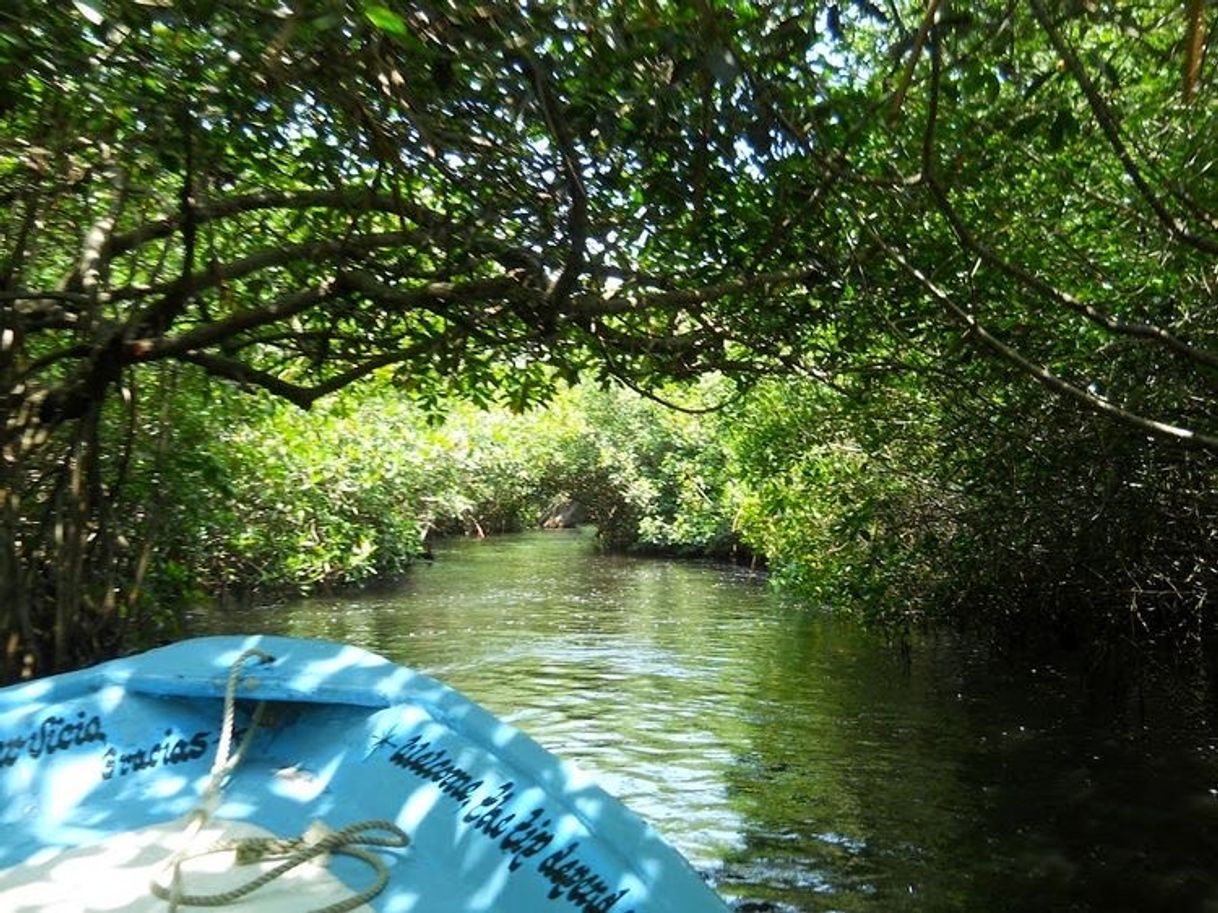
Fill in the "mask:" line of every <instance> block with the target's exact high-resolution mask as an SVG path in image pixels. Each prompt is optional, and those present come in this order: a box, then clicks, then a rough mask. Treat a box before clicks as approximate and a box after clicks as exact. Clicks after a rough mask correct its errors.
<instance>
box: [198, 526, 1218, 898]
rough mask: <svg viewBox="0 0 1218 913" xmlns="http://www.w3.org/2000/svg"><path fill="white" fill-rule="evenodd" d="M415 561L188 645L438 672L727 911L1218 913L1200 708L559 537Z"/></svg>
mask: <svg viewBox="0 0 1218 913" xmlns="http://www.w3.org/2000/svg"><path fill="white" fill-rule="evenodd" d="M438 557H439V560H438V561H437V562H436V564H435V565H434V566H431V567H424V568H420V570H419V572H418V573H417V574H416V575H415V577H414V578H413V579H412V580H411V581H410V583H409V584H408V585H407V586H406V587H405V588H404V589H403V590H402V591H401V592H399V593H395V594H381V595H378V596H375V597H369V598H353V599H342V600H326V599H319V600H306V601H302V602H299V603H294V604H291V605H283V606H273V607H263V608H261V609H256V610H253V611H250V612H242V613H240V615H239V616H229V615H225V614H223V613H214V614H211V615H207V616H200V617H198V618H196V619H194V622H193V627H194V629H195V631H196V632H198V633H203V632H223V631H233V630H251V629H257V630H264V631H269V632H275V633H290V634H296V635H306V636H318V637H326V638H330V639H338V640H346V641H350V642H352V643H356V644H358V645H360V646H365V647H368V648H370V649H374V650H376V651H378V652H381V653H384V654H386V655H388V656H390V657H391V658H393V659H395V660H397V661H399V662H404V663H407V664H410V665H413V666H415V667H418V668H420V669H422V670H423V671H426V672H429V673H431V674H433V675H436V676H437V677H439V678H441V679H443V680H444V681H446V682H447V683H449V684H451V685H453V686H455V687H457V688H459V689H461V690H462V691H464V692H465V693H466V694H468V695H470V696H471V697H473V698H474V699H475V700H477V701H479V702H480V703H482V704H484V705H485V706H487V707H488V708H490V709H491V710H492V711H494V712H495V713H497V714H499V715H501V716H502V717H503V718H504V719H506V720H507V721H509V722H511V723H514V724H515V725H517V726H519V727H521V728H522V729H524V730H525V731H527V732H528V733H530V734H531V735H533V736H534V737H535V738H536V739H538V741H540V742H541V743H542V744H543V745H545V746H546V747H547V748H549V749H550V750H552V751H554V752H556V753H557V754H559V755H561V756H562V757H565V758H567V759H569V760H572V761H574V762H576V763H577V764H578V765H579V766H581V767H583V768H585V769H587V770H589V771H592V772H594V773H595V774H597V776H598V778H599V779H600V781H601V783H602V784H603V785H604V786H605V787H606V788H608V789H609V791H610V792H612V793H614V794H616V795H618V796H619V797H620V798H622V799H623V800H624V801H625V802H626V803H627V804H628V805H629V806H631V807H632V808H634V809H635V811H637V812H638V813H639V814H641V815H642V816H643V817H645V818H647V819H648V820H650V821H651V822H652V823H653V824H655V825H656V827H657V828H658V829H659V830H660V831H661V833H662V834H663V835H664V836H665V837H666V838H667V839H668V840H669V841H670V842H672V843H673V844H674V845H676V846H677V847H678V848H679V849H680V850H681V851H682V852H683V853H685V855H686V856H687V857H689V858H690V859H691V861H693V862H694V864H695V865H696V866H697V867H698V868H700V869H701V870H703V871H704V872H705V873H706V874H707V875H708V877H709V878H711V880H712V881H713V882H714V883H715V884H716V885H717V886H718V887H719V888H720V889H721V891H722V892H723V893H724V894H725V895H727V896H729V897H731V898H734V899H735V901H736V903H737V904H738V906H739V908H740V909H741V910H742V911H743V910H756V911H761V910H774V911H798V913H811V911H830V910H838V911H860V913H861V911H866V913H873V911H874V913H880V911H901V910H909V911H915V910H916V911H921V913H939V911H957V910H959V911H964V910H969V911H972V910H1003V911H1025V910H1026V911H1041V910H1068V911H1093V910H1094V911H1105V913H1108V911H1122V910H1129V911H1158V910H1163V911H1168V910H1171V911H1182V913H1192V911H1197V913H1204V911H1215V910H1218V883H1216V879H1215V874H1214V873H1215V871H1216V870H1215V863H1214V860H1215V859H1218V750H1216V748H1215V743H1218V733H1215V731H1214V727H1213V725H1212V723H1211V722H1210V720H1211V719H1212V716H1211V712H1210V710H1211V707H1212V705H1211V704H1210V703H1209V702H1208V698H1207V697H1206V696H1205V695H1208V694H1210V692H1208V691H1206V689H1204V688H1201V687H1200V686H1199V689H1200V690H1199V692H1198V693H1199V694H1201V696H1199V697H1197V696H1194V697H1193V698H1190V700H1188V701H1179V700H1175V699H1171V698H1169V699H1164V700H1159V699H1157V698H1156V697H1155V696H1154V695H1142V696H1141V697H1140V699H1139V700H1137V701H1136V702H1133V703H1131V702H1130V701H1129V700H1128V699H1127V694H1126V693H1122V695H1121V699H1120V700H1116V701H1114V700H1112V699H1111V698H1110V697H1104V696H1100V697H1097V691H1096V689H1095V688H1093V687H1088V685H1087V684H1085V683H1084V676H1082V675H1081V674H1079V673H1078V672H1077V671H1076V670H1071V669H1068V668H1066V667H1062V666H1038V667H1033V666H1031V665H1029V664H1026V663H1024V664H1020V663H1016V662H1013V661H1012V662H1008V663H1006V664H1003V665H1001V666H997V667H996V665H995V663H994V662H993V660H992V659H991V658H989V657H987V656H984V655H981V654H980V653H979V652H978V651H974V650H972V649H971V648H970V647H969V646H968V645H967V644H962V643H960V642H958V641H955V640H952V639H948V638H939V639H934V638H930V639H925V640H923V641H920V642H918V643H916V644H915V645H914V649H913V652H912V658H911V659H910V660H909V661H908V662H907V661H906V660H905V658H903V657H902V656H901V655H900V653H899V652H898V651H896V650H895V649H893V648H892V647H891V646H890V645H888V644H887V643H885V642H884V641H883V640H882V639H880V638H877V637H875V636H872V635H869V634H868V633H866V632H864V631H861V630H859V629H858V628H857V627H855V626H853V625H851V624H849V623H845V622H843V621H839V620H834V619H831V618H826V617H824V616H823V615H821V614H819V613H816V612H813V611H808V610H805V609H799V608H796V607H792V606H786V605H783V604H782V603H781V601H780V600H779V599H777V598H776V597H775V596H774V595H773V594H772V593H770V592H769V591H768V590H767V589H766V588H765V587H764V586H762V585H760V584H759V582H758V581H756V580H755V579H751V578H750V577H749V576H748V575H745V574H741V573H738V572H735V571H731V570H725V569H723V568H717V567H711V566H704V565H691V564H682V563H679V562H667V561H649V560H634V559H629V558H622V557H612V556H604V555H600V554H598V553H597V552H596V551H595V549H594V548H593V547H592V544H591V542H590V540H589V537H587V536H581V535H578V534H571V533H544V534H542V533H539V534H529V535H525V536H520V537H505V538H501V539H492V540H488V541H486V542H459V543H452V544H450V545H448V546H447V547H446V548H445V549H444V550H442V551H441V552H440V553H439V555H438ZM1202 692H1204V693H1203V694H1202ZM1198 708H1200V709H1198Z"/></svg>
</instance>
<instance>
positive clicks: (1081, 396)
mask: <svg viewBox="0 0 1218 913" xmlns="http://www.w3.org/2000/svg"><path fill="white" fill-rule="evenodd" d="M876 241H877V242H878V244H879V245H880V247H881V248H882V249H883V250H884V252H885V253H887V254H888V256H889V257H891V258H892V259H893V260H894V261H896V262H897V263H898V264H899V265H900V266H901V268H902V269H904V270H905V271H906V272H908V273H909V274H910V275H911V276H913V277H914V278H915V279H916V280H917V281H918V283H919V284H920V285H921V286H922V287H923V288H924V289H926V290H927V292H929V293H930V295H931V297H933V298H934V299H935V300H936V301H938V302H939V303H940V304H941V305H943V307H944V308H945V309H946V310H947V312H948V313H949V314H950V315H951V316H952V317H954V318H955V319H956V320H957V321H959V322H960V323H962V324H963V325H964V326H965V327H966V328H967V329H968V332H969V333H970V335H972V336H974V337H975V338H976V339H978V340H979V341H980V342H981V343H982V344H983V345H984V346H985V347H986V348H988V349H989V350H990V351H991V352H993V353H994V354H996V355H997V356H998V357H999V358H1001V359H1002V360H1003V361H1005V362H1006V363H1007V364H1009V365H1012V366H1014V367H1015V368H1017V369H1018V370H1019V371H1021V372H1022V373H1024V374H1026V375H1027V376H1029V377H1031V378H1032V379H1033V380H1035V381H1036V382H1037V383H1039V384H1040V385H1041V386H1043V387H1045V388H1046V389H1048V390H1050V391H1052V392H1053V393H1057V394H1059V395H1061V396H1064V397H1066V398H1068V399H1072V400H1074V401H1075V402H1077V403H1080V404H1082V405H1083V406H1085V407H1086V408H1087V409H1089V410H1091V411H1092V412H1098V413H1100V414H1101V415H1107V416H1109V417H1111V418H1114V419H1117V420H1119V421H1121V422H1124V423H1125V424H1126V425H1129V426H1131V427H1133V428H1137V429H1138V430H1140V431H1145V432H1146V433H1148V434H1151V435H1154V436H1156V437H1165V438H1170V439H1172V440H1175V441H1177V442H1179V443H1182V444H1185V445H1189V446H1195V447H1202V448H1204V449H1206V450H1213V451H1218V437H1215V436H1213V435H1209V434H1204V433H1202V432H1199V431H1193V430H1192V429H1189V428H1182V427H1180V426H1179V425H1172V424H1169V423H1167V422H1161V421H1159V420H1157V419H1152V418H1147V417H1146V416H1144V415H1139V414H1138V413H1136V412H1131V411H1130V410H1128V409H1125V408H1123V407H1121V406H1118V405H1116V404H1115V403H1113V402H1111V401H1109V400H1107V399H1104V398H1102V397H1100V396H1096V395H1094V394H1092V393H1089V392H1088V391H1087V390H1084V389H1083V388H1082V387H1079V386H1076V385H1075V384H1072V383H1070V382H1069V381H1067V380H1063V379H1062V378H1060V377H1058V376H1057V375H1056V374H1054V373H1053V372H1052V371H1050V370H1049V369H1048V368H1046V367H1044V366H1043V365H1038V364H1036V363H1035V362H1033V361H1030V360H1029V359H1027V358H1025V357H1024V356H1023V355H1021V354H1020V353H1019V352H1018V351H1016V350H1015V349H1013V348H1012V347H1011V346H1008V345H1007V344H1006V343H1004V342H1003V341H1002V340H1000V339H998V337H996V336H994V335H993V334H992V333H991V332H990V331H989V330H987V329H986V328H985V327H984V326H983V325H982V324H981V323H980V321H978V320H977V318H976V317H975V316H973V315H972V314H970V313H969V312H968V311H966V310H965V309H964V308H962V307H960V305H958V304H957V303H956V302H955V301H954V300H952V297H951V296H950V295H948V294H947V292H945V291H944V290H943V289H941V288H939V286H938V285H936V284H935V283H934V282H933V281H932V280H931V279H930V278H929V277H927V276H926V274H925V273H923V272H922V271H921V270H920V269H918V268H917V267H916V266H914V265H913V264H911V263H910V262H909V261H908V260H906V259H905V258H904V257H903V256H901V254H900V253H899V252H898V251H896V250H895V249H893V248H892V247H890V246H889V245H887V244H885V243H884V241H883V240H882V239H880V238H879V236H878V235H877V236H876Z"/></svg>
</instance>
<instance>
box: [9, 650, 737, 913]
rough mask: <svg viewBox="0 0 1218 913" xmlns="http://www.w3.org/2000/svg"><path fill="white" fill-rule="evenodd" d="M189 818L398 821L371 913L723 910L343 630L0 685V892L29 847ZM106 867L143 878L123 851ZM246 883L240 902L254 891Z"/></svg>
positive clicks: (548, 758)
mask: <svg viewBox="0 0 1218 913" xmlns="http://www.w3.org/2000/svg"><path fill="white" fill-rule="evenodd" d="M250 649H257V650H259V651H262V652H263V653H265V654H267V655H269V656H270V657H273V659H272V660H271V661H269V662H266V663H260V662H256V661H253V662H249V661H242V662H244V668H241V669H240V671H239V673H238V674H237V676H236V677H235V678H233V682H234V686H235V691H234V695H235V696H234V697H233V698H232V699H230V700H229V701H228V705H229V706H230V707H232V708H233V710H234V715H235V723H234V725H233V727H232V728H233V729H234V730H236V732H235V735H236V739H235V740H234V743H233V744H234V745H235V744H237V743H239V742H241V741H242V740H243V732H244V731H248V730H250V729H251V728H252V733H251V734H250V737H249V740H248V749H247V750H246V751H245V753H244V754H243V755H242V756H241V757H240V759H239V760H238V761H237V762H236V765H235V767H234V768H233V770H232V771H231V773H229V774H228V775H226V776H224V777H216V778H213V777H212V776H211V773H212V770H213V766H214V764H215V763H216V756H217V753H218V752H220V753H222V754H223V753H227V752H228V751H229V749H227V748H226V747H225V746H224V745H222V744H221V743H222V742H224V741H225V740H224V738H223V736H224V727H223V725H222V723H223V719H224V714H225V707H226V701H225V694H226V688H227V687H228V684H229V681H230V671H231V669H232V668H233V666H234V663H238V662H239V661H240V660H241V657H242V656H243V654H246V651H248V650H250ZM259 704H262V705H263V710H262V711H261V714H262V715H261V719H260V721H258V722H257V724H256V725H254V726H251V723H252V721H253V719H254V714H255V708H257V706H258V705H259ZM221 781H222V785H219V783H220V782H221ZM212 783H216V784H217V785H218V789H216V790H215V791H214V794H209V784H212ZM201 819H206V822H207V825H208V826H209V827H216V826H222V825H229V826H231V827H234V828H242V827H246V828H249V827H255V828H257V829H259V830H260V832H270V833H271V834H274V835H277V836H280V837H295V836H298V835H301V834H304V833H306V832H307V831H309V829H310V828H311V827H312V828H314V831H315V832H316V829H317V828H318V826H319V825H320V826H321V827H322V828H323V830H324V829H328V830H329V831H331V832H332V831H338V830H341V829H343V828H346V827H348V826H350V825H353V824H357V823H358V822H361V821H368V820H381V821H383V822H385V823H386V824H389V825H392V826H393V827H394V828H396V829H400V831H401V832H403V833H404V834H405V835H406V836H407V837H408V838H409V845H408V846H406V847H405V848H401V849H397V848H385V849H378V850H376V851H375V855H376V856H377V858H378V859H380V860H381V861H382V864H383V866H384V867H385V868H386V869H387V872H388V880H387V883H386V885H385V887H384V889H383V890H381V891H380V892H379V893H378V894H377V895H376V896H375V897H374V898H372V899H371V900H369V901H368V904H369V906H370V908H371V909H373V910H377V911H386V913H388V911H401V913H410V911H426V913H474V911H500V913H517V911H519V913H541V911H554V913H575V911H579V913H722V911H725V910H726V909H727V908H726V906H725V905H724V903H723V902H722V900H721V899H719V897H718V896H717V895H716V894H715V893H714V892H713V891H712V890H711V889H710V888H709V887H707V886H706V884H705V883H704V882H703V881H702V879H701V878H700V877H699V876H698V874H697V873H696V872H694V871H693V870H692V868H691V867H690V866H689V865H688V864H687V863H686V862H685V860H684V859H683V858H682V857H681V856H680V855H679V854H678V853H677V852H676V851H675V850H673V849H672V848H671V847H670V846H668V845H667V844H666V843H665V842H664V841H663V840H662V839H661V838H660V837H659V836H658V834H657V833H656V832H655V831H654V830H653V829H652V828H650V827H649V826H647V825H646V824H644V823H643V822H642V821H641V820H640V819H639V818H637V817H636V816H635V815H633V814H632V813H631V812H629V811H628V810H627V809H625V808H624V807H623V806H622V805H621V804H620V803H618V802H617V801H616V800H615V799H613V798H611V797H610V796H609V795H608V794H606V793H605V792H604V791H603V790H601V789H600V788H599V787H598V786H597V785H596V784H595V783H594V782H593V781H592V780H591V779H590V778H589V777H587V776H585V775H583V774H581V773H580V772H579V771H577V770H576V769H574V768H573V767H571V766H570V765H568V764H565V763H564V762H562V761H560V760H558V759H557V758H555V757H554V756H553V755H550V754H549V753H548V752H546V751H545V750H544V749H542V748H541V747H540V746H539V745H537V743H535V742H534V741H533V740H532V739H530V738H529V737H527V736H526V735H524V734H523V733H521V732H520V731H519V730H517V729H515V728H513V727H512V726H510V725H508V724H506V723H504V722H502V721H501V720H498V719H497V718H495V717H494V716H492V715H491V714H489V713H487V712H486V711H485V710H483V709H482V708H480V707H478V706H477V705H476V704H474V703H473V702H471V701H469V700H468V699H466V698H465V697H463V696H462V695H460V694H459V693H458V692H456V691H455V690H453V689H451V688H448V687H447V686H445V685H443V684H441V683H439V682H437V681H435V680H434V679H432V678H430V677H428V676H425V675H422V674H420V673H418V672H415V671H412V670H410V669H407V668H405V667H402V666H399V665H396V664H394V663H392V662H390V661H388V660H386V659H384V658H382V657H379V656H376V655H374V654H371V653H368V652H366V651H363V650H360V649H357V648H354V647H351V646H345V645H341V644H334V643H327V642H323V641H312V640H300V639H294V638H280V637H209V638H199V639H196V640H190V641H185V642H183V643H179V644H175V645H172V646H169V647H164V648H160V649H158V650H153V651H150V652H148V653H145V654H141V655H140V656H136V657H130V658H127V659H123V660H116V661H114V662H110V663H105V664H102V665H100V666H96V667H93V668H91V669H86V670H82V671H80V672H74V673H69V674H66V675H62V676H56V677H52V678H49V679H45V680H39V681H35V682H31V683H28V684H24V685H20V686H14V687H10V688H6V689H0V827H2V828H3V833H4V835H5V839H4V840H3V842H2V844H0V898H2V897H3V894H4V891H5V886H6V884H10V885H12V884H21V883H22V879H25V880H26V881H28V880H29V878H30V871H31V868H30V867H31V866H33V865H35V864H37V863H39V862H40V860H41V861H45V860H47V859H52V860H53V859H54V858H55V854H56V853H60V852H66V851H70V850H74V849H79V848H89V847H100V846H103V845H106V842H107V841H113V840H114V839H115V838H116V837H119V836H121V835H131V834H135V833H144V832H149V829H152V832H153V833H158V834H159V833H161V832H164V834H165V835H167V836H166V839H165V840H163V841H161V840H159V838H158V841H157V842H158V843H163V850H162V851H161V855H163V856H166V857H168V856H170V855H172V852H173V850H172V849H171V848H170V847H171V841H170V840H169V839H168V835H172V834H173V833H175V832H176V831H177V830H178V829H179V828H183V829H184V828H185V827H186V826H187V823H188V822H190V821H191V820H193V821H195V822H196V823H197V822H199V821H200V820H201ZM157 852H158V849H157V846H156V845H154V846H153V847H152V848H151V849H150V850H147V851H145V852H144V854H143V855H141V856H139V859H140V861H141V863H147V862H148V859H149V858H150V857H149V853H151V854H152V856H156V855H157ZM132 858H133V859H134V858H135V857H134V855H132ZM54 868H55V867H54V866H51V867H50V869H52V870H53V869H54ZM119 868H120V869H121V866H119ZM59 869H60V870H64V869H65V866H63V865H60V866H59ZM325 869H326V871H327V873H328V875H329V876H332V877H333V878H336V879H338V880H339V881H340V882H342V884H344V885H346V886H347V889H348V890H349V891H350V892H352V893H357V892H359V891H360V890H363V889H364V888H365V887H367V885H368V883H369V882H370V881H372V880H373V874H374V873H373V872H371V871H369V868H368V866H367V865H366V864H364V862H363V861H361V860H360V859H358V858H351V857H349V856H346V855H343V854H341V853H336V854H333V855H332V856H330V857H328V858H327V859H326V861H325ZM184 872H185V874H184V875H183V877H182V878H183V881H187V882H189V881H190V872H189V870H188V869H186V868H185V867H184ZM114 877H116V878H119V877H126V878H127V880H128V881H138V882H139V883H140V884H141V885H142V884H144V882H145V881H146V880H147V879H146V872H145V871H144V870H143V869H138V873H137V867H136V866H135V865H134V863H132V866H131V871H130V872H129V873H127V874H126V875H124V873H123V872H121V871H119V872H116V873H115V876H114ZM87 887H88V886H87V885H86V886H82V888H85V889H87ZM179 889H180V890H181V888H179ZM22 890H25V891H26V892H27V893H28V891H29V890H30V888H29V887H28V885H24V886H23V887H22ZM85 893H86V894H87V893H88V892H87V890H86V892H85ZM141 894H142V888H141ZM22 896H26V895H22ZM31 896H32V895H31ZM256 896H257V895H250V896H249V897H247V898H246V899H244V900H243V901H241V904H242V905H244V906H245V908H247V909H259V906H258V904H257V902H256V901H255V899H254V898H255V897H256ZM5 908H6V909H7V908H9V907H8V906H6V907H5ZM48 908H49V907H48ZM31 909H36V908H31ZM297 909H308V907H299V906H298V907H297Z"/></svg>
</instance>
